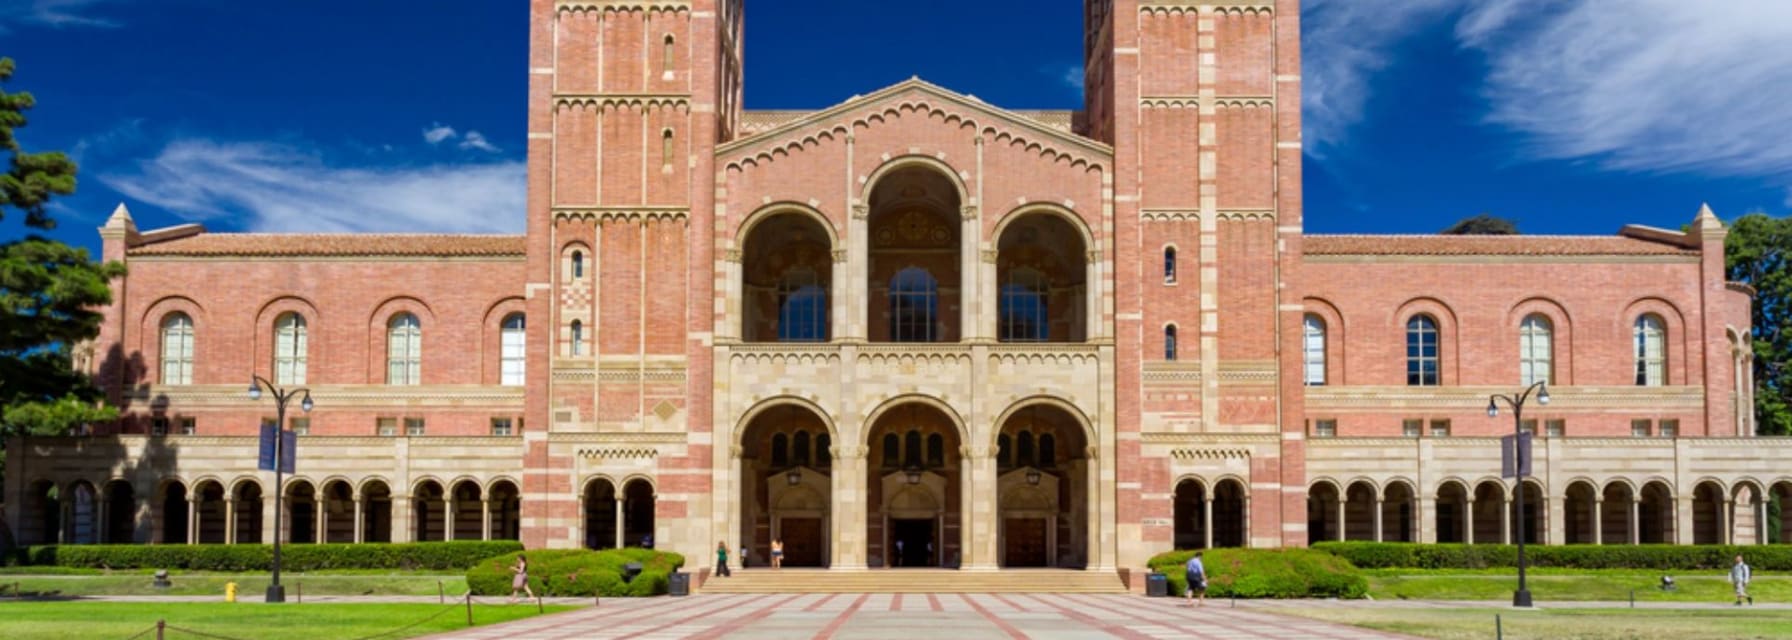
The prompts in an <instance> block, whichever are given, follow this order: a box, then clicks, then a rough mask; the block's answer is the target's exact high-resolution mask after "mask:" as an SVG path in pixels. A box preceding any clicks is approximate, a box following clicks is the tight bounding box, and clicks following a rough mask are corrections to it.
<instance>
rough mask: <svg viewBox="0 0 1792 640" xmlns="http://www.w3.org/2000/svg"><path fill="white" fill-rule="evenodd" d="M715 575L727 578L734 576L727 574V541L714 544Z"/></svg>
mask: <svg viewBox="0 0 1792 640" xmlns="http://www.w3.org/2000/svg"><path fill="white" fill-rule="evenodd" d="M716 575H717V576H719V577H723V578H727V577H731V576H733V575H734V574H732V573H729V572H728V541H726V540H724V541H722V542H718V543H716Z"/></svg>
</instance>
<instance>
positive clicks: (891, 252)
mask: <svg viewBox="0 0 1792 640" xmlns="http://www.w3.org/2000/svg"><path fill="white" fill-rule="evenodd" d="M962 204H963V203H962V202H961V201H960V198H959V195H958V185H957V183H956V182H954V181H953V180H952V179H951V178H949V177H947V176H946V175H945V174H943V173H941V172H940V171H939V170H937V169H936V168H934V167H932V166H928V165H925V164H914V165H910V166H905V167H900V168H896V169H893V170H891V171H889V173H887V174H886V175H883V176H881V177H879V178H878V180H877V184H876V186H875V187H873V188H872V190H871V196H870V201H869V203H868V208H869V216H870V217H869V219H868V220H867V225H866V226H867V227H868V228H869V237H868V238H867V239H866V240H863V241H864V242H869V243H870V247H869V254H870V264H869V265H868V267H869V268H868V269H867V270H866V273H867V281H866V283H865V284H866V304H865V307H866V313H867V314H869V317H868V318H867V319H866V325H865V326H866V327H867V329H868V331H869V334H870V335H869V337H870V339H871V341H872V342H957V341H958V340H959V338H960V336H961V335H963V334H962V332H961V329H962V327H961V323H960V313H961V312H962V309H961V305H962V304H963V295H962V294H963V284H962V283H963V280H964V274H963V271H964V269H963V268H962V267H961V265H960V252H961V251H962V250H963V247H962V246H961V242H960V235H961V230H960V227H961V226H962V225H963V222H962V221H961V215H960V207H961V205H962ZM872 540H873V543H872V544H873V546H875V545H876V544H877V542H876V538H873V539H872ZM874 553H875V552H874Z"/></svg>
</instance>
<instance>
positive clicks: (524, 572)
mask: <svg viewBox="0 0 1792 640" xmlns="http://www.w3.org/2000/svg"><path fill="white" fill-rule="evenodd" d="M510 572H511V573H513V574H515V577H512V578H511V579H510V604H516V592H518V591H521V592H523V593H526V594H529V599H530V600H534V599H535V591H534V590H532V589H530V588H529V558H527V557H525V556H524V555H523V554H520V553H519V554H516V564H514V565H511V566H510Z"/></svg>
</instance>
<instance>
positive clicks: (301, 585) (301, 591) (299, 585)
mask: <svg viewBox="0 0 1792 640" xmlns="http://www.w3.org/2000/svg"><path fill="white" fill-rule="evenodd" d="M292 586H294V587H297V588H298V592H299V601H298V603H297V604H305V583H303V582H294V583H292Z"/></svg>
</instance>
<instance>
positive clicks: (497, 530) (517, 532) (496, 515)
mask: <svg viewBox="0 0 1792 640" xmlns="http://www.w3.org/2000/svg"><path fill="white" fill-rule="evenodd" d="M486 494H487V495H489V496H491V497H490V498H488V500H489V504H488V505H487V506H488V507H489V508H490V510H491V523H492V526H491V530H490V531H489V532H488V533H487V534H486V536H487V538H486V539H488V540H521V539H522V524H523V522H522V515H523V501H522V492H520V491H517V488H516V483H514V482H511V481H509V480H499V481H497V482H493V483H492V487H491V489H490V490H488V491H487V492H486Z"/></svg>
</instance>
